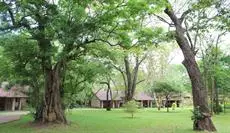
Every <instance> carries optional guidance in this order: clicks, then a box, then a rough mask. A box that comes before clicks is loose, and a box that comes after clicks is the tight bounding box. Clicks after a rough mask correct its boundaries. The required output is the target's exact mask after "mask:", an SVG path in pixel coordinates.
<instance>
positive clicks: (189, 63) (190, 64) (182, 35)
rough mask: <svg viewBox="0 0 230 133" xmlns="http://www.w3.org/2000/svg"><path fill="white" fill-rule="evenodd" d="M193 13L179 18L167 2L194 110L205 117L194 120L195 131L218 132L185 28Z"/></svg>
mask: <svg viewBox="0 0 230 133" xmlns="http://www.w3.org/2000/svg"><path fill="white" fill-rule="evenodd" d="M191 11H192V9H189V10H187V11H185V12H184V13H182V15H181V16H180V17H178V16H177V15H176V14H175V12H174V10H173V7H172V5H171V4H170V3H169V2H167V7H166V9H165V10H164V12H165V14H167V15H168V16H169V18H170V19H171V21H172V24H173V26H175V38H176V42H177V44H178V45H179V47H180V49H181V50H182V52H183V55H184V60H183V65H184V66H185V68H186V69H187V72H188V75H189V77H190V80H191V84H192V94H193V104H194V108H199V111H200V112H201V114H202V116H203V117H202V119H195V120H194V126H193V127H194V130H208V131H216V128H215V126H214V124H213V122H212V120H211V115H210V111H209V108H208V102H207V92H206V88H205V86H204V83H203V80H202V77H201V72H200V70H199V67H198V64H197V62H196V59H195V56H196V53H197V51H196V47H195V43H191V41H190V39H191V38H190V37H189V36H188V35H189V34H186V33H187V32H186V30H187V27H185V28H184V27H183V24H184V22H185V21H184V19H185V16H186V15H187V14H188V13H190V12H191ZM185 25H186V23H185Z"/></svg>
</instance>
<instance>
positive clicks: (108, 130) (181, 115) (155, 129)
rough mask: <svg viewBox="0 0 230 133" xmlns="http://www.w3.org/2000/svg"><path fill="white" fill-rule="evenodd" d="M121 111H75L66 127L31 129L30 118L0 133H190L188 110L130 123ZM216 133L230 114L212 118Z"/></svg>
mask: <svg viewBox="0 0 230 133" xmlns="http://www.w3.org/2000/svg"><path fill="white" fill-rule="evenodd" d="M129 116H130V115H129V114H127V113H125V112H124V111H123V110H120V109H119V110H113V111H109V112H107V111H105V110H96V109H79V110H74V111H71V113H68V120H70V121H71V124H70V125H68V126H64V125H62V126H60V125H53V126H48V127H46V126H31V124H29V122H30V121H32V118H31V117H30V116H29V115H28V116H24V117H23V118H22V119H21V120H20V121H15V122H11V123H8V124H2V125H0V133H194V132H193V131H192V121H191V119H190V118H191V112H190V110H189V109H183V110H182V109H177V110H176V111H171V112H169V113H166V111H165V110H162V111H160V112H159V111H157V110H156V109H141V110H138V113H136V114H135V116H136V117H135V118H134V119H131V118H130V117H129ZM213 121H214V123H215V125H216V127H217V129H218V132H219V133H229V132H230V126H229V125H230V113H226V114H221V115H218V116H214V117H213Z"/></svg>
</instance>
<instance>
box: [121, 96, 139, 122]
mask: <svg viewBox="0 0 230 133" xmlns="http://www.w3.org/2000/svg"><path fill="white" fill-rule="evenodd" d="M124 107H125V112H127V113H130V114H131V116H132V118H133V117H134V113H135V112H137V108H138V105H137V103H136V101H134V100H131V101H129V102H127V103H126V104H125V106H124Z"/></svg>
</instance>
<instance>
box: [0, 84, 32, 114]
mask: <svg viewBox="0 0 230 133" xmlns="http://www.w3.org/2000/svg"><path fill="white" fill-rule="evenodd" d="M27 97H28V96H26V95H25V94H23V93H22V92H19V91H17V88H11V89H10V90H5V89H3V88H0V110H11V111H15V110H21V109H22V107H23V106H24V105H25V103H26V99H27Z"/></svg>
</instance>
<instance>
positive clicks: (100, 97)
mask: <svg viewBox="0 0 230 133" xmlns="http://www.w3.org/2000/svg"><path fill="white" fill-rule="evenodd" d="M106 94H107V92H106V91H104V90H100V91H98V92H95V93H94V96H93V97H92V99H91V107H94V108H106V107H107V106H108V105H107V97H106V96H107V95H106ZM108 100H109V101H110V100H111V97H110V95H109V97H108ZM134 100H135V101H137V102H139V105H140V106H141V107H152V103H153V100H154V99H153V98H152V97H150V96H148V95H147V94H145V93H143V92H140V93H137V94H135V95H134ZM112 102H113V103H112V105H113V108H119V107H121V106H122V105H123V104H124V102H125V101H124V92H122V91H113V92H112Z"/></svg>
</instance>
